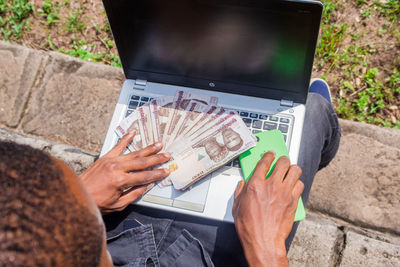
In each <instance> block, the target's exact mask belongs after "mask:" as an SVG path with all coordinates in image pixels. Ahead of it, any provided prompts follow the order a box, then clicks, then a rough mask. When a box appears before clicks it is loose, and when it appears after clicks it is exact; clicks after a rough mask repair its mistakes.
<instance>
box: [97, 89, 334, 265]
mask: <svg viewBox="0 0 400 267" xmlns="http://www.w3.org/2000/svg"><path fill="white" fill-rule="evenodd" d="M340 135H341V133H340V128H339V123H338V119H337V117H336V114H335V112H334V110H333V108H332V106H331V105H330V104H329V102H328V101H327V100H326V99H325V98H323V97H321V96H320V95H318V94H315V93H309V95H308V99H307V103H306V115H305V122H304V127H303V134H302V141H301V146H300V155H299V161H298V165H299V166H300V167H301V168H302V170H303V174H302V176H301V178H300V179H301V180H302V181H303V182H304V185H305V187H304V191H303V194H302V198H303V202H304V204H305V205H306V203H307V200H308V196H309V194H310V189H311V185H312V183H313V180H314V176H315V174H316V173H317V171H318V170H320V169H321V168H323V167H325V166H326V165H328V164H329V162H330V161H331V160H332V159H333V157H334V156H335V154H336V152H337V150H338V147H339V141H340ZM104 221H105V224H106V230H107V238H108V241H107V247H108V250H109V251H110V254H111V256H112V258H113V261H114V264H115V266H176V267H177V266H191V267H194V266H214V265H215V266H247V263H246V259H245V257H244V254H243V249H242V247H241V244H240V241H239V238H238V235H237V233H236V230H235V226H234V225H233V224H231V223H225V222H217V221H213V220H207V219H200V218H197V217H191V216H188V215H183V214H176V213H171V212H167V211H161V210H155V209H151V208H145V207H139V206H135V205H130V206H128V207H127V208H126V209H125V210H124V211H122V212H119V213H115V214H111V215H107V216H104ZM298 225H299V223H298V222H296V223H294V224H293V229H292V231H291V233H290V235H289V237H288V238H287V240H286V248H287V249H289V247H290V244H291V242H292V240H293V238H294V235H295V233H296V230H297V227H298Z"/></svg>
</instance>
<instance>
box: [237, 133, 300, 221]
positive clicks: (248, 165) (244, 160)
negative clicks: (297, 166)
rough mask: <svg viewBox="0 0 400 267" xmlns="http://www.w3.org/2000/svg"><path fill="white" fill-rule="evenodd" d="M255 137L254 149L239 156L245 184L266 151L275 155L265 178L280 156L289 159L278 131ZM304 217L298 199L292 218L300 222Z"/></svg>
mask: <svg viewBox="0 0 400 267" xmlns="http://www.w3.org/2000/svg"><path fill="white" fill-rule="evenodd" d="M255 136H256V137H257V139H258V143H257V145H256V146H255V147H253V148H251V149H249V150H247V151H246V152H244V153H243V154H241V155H240V156H239V160H240V167H241V168H242V173H243V177H244V180H245V181H246V182H247V181H248V180H249V179H250V177H251V175H252V174H253V172H254V169H255V167H256V165H257V162H258V160H259V159H260V158H261V157H262V156H263V155H264V154H265V153H266V152H268V151H270V150H273V151H275V153H276V156H275V160H274V161H273V162H272V167H271V169H270V170H269V172H268V174H267V176H266V178H268V177H269V176H270V175H271V173H272V171H273V169H274V167H275V163H276V161H277V160H278V159H279V158H280V157H281V156H287V157H289V153H288V150H287V147H286V144H285V140H284V139H283V135H282V133H281V132H280V131H279V130H272V131H266V132H261V133H256V134H255ZM305 217H306V211H305V209H304V205H303V200H302V199H301V197H300V199H299V203H298V204H297V210H296V215H295V217H294V220H295V221H302V220H304V219H305Z"/></svg>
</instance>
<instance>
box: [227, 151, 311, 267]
mask: <svg viewBox="0 0 400 267" xmlns="http://www.w3.org/2000/svg"><path fill="white" fill-rule="evenodd" d="M274 158H275V154H274V153H273V152H268V153H266V154H265V155H264V156H263V157H262V158H261V160H260V161H259V162H258V164H257V166H256V168H255V170H254V173H253V175H252V177H251V178H250V180H249V181H248V183H247V184H245V182H244V181H241V182H240V184H239V186H238V187H237V189H236V191H235V195H234V199H235V200H234V205H233V209H232V214H233V217H234V219H235V226H236V230H237V232H238V234H239V238H240V241H241V243H242V246H243V249H244V252H245V256H246V259H247V261H248V263H249V265H250V266H287V265H288V262H287V258H286V248H285V240H286V238H287V237H288V235H289V233H290V231H291V229H292V226H293V220H294V216H295V212H296V208H297V202H298V200H299V197H300V195H301V193H302V192H303V189H304V184H303V183H302V182H301V181H300V180H299V178H300V176H301V173H302V171H301V169H300V167H298V166H296V165H292V166H290V161H289V159H288V158H287V157H281V158H280V159H279V160H278V161H277V162H276V165H275V169H274V171H273V172H272V174H271V176H270V177H269V178H268V179H265V176H266V175H267V173H268V171H269V169H270V166H271V163H272V162H273V160H274Z"/></svg>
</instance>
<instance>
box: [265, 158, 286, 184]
mask: <svg viewBox="0 0 400 267" xmlns="http://www.w3.org/2000/svg"><path fill="white" fill-rule="evenodd" d="M289 167H290V161H289V158H288V157H286V156H282V157H280V158H279V159H278V161H277V162H276V164H275V168H274V170H273V172H272V174H271V176H270V177H269V179H272V181H273V182H277V183H282V182H283V179H284V178H285V176H286V173H287V172H288V170H289Z"/></svg>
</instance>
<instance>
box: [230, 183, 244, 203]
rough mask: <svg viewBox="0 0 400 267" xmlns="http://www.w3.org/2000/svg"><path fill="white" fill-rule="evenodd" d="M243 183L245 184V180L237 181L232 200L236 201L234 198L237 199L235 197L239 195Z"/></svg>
mask: <svg viewBox="0 0 400 267" xmlns="http://www.w3.org/2000/svg"><path fill="white" fill-rule="evenodd" d="M244 185H245V182H244V181H243V180H242V181H240V183H239V184H238V186H237V187H236V190H235V194H234V196H233V199H234V201H236V199H237V198H238V197H239V196H240V194H241V193H242V191H243V188H244Z"/></svg>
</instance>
